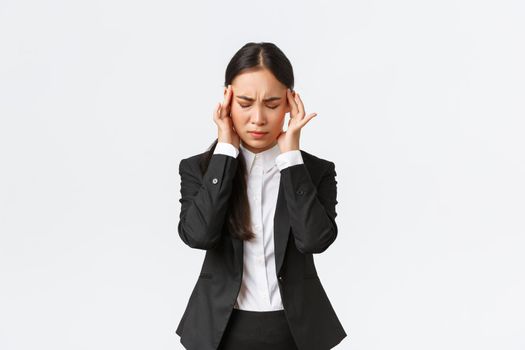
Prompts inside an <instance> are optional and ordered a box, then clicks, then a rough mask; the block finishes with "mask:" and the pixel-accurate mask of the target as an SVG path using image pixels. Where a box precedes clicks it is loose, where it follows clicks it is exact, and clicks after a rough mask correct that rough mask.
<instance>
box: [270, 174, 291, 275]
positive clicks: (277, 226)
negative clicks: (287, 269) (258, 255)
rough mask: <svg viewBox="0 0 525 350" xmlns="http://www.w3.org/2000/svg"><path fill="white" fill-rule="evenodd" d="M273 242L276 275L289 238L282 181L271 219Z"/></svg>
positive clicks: (279, 269)
mask: <svg viewBox="0 0 525 350" xmlns="http://www.w3.org/2000/svg"><path fill="white" fill-rule="evenodd" d="M273 221H274V224H273V232H274V234H273V240H274V245H275V247H274V249H275V271H276V273H277V275H279V272H280V271H281V267H282V265H283V259H284V253H285V252H286V246H287V243H288V237H289V236H290V219H289V217H288V208H287V207H286V199H285V198H284V186H283V181H282V180H281V181H279V194H278V195H277V205H276V207H275V216H274V218H273Z"/></svg>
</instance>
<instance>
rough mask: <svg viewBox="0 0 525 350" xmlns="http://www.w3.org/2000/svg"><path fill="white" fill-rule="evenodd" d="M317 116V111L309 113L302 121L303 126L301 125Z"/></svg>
mask: <svg viewBox="0 0 525 350" xmlns="http://www.w3.org/2000/svg"><path fill="white" fill-rule="evenodd" d="M316 116H317V113H312V114H309V115H308V117H306V118H304V119H303V121H304V123H302V126H301V127H303V126H305V125H306V123H308V122H309V121H310V120H311V119H313V118H314V117H316Z"/></svg>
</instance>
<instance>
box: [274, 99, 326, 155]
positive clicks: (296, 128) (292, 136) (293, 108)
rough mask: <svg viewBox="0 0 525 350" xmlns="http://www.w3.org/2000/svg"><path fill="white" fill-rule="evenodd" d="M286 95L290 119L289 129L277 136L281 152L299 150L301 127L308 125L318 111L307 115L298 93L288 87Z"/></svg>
mask: <svg viewBox="0 0 525 350" xmlns="http://www.w3.org/2000/svg"><path fill="white" fill-rule="evenodd" d="M286 97H287V100H288V104H289V105H290V120H289V121H288V129H287V130H286V131H281V133H280V134H279V136H278V137H277V143H278V144H279V149H280V150H281V153H283V152H287V151H292V150H299V138H300V136H301V128H302V127H303V126H305V125H306V123H308V122H309V121H310V119H312V118H313V117H315V116H317V113H311V114H309V115H308V117H305V113H304V104H303V101H302V100H301V98H300V97H299V94H298V93H295V92H293V93H292V91H291V90H290V89H287V90H286Z"/></svg>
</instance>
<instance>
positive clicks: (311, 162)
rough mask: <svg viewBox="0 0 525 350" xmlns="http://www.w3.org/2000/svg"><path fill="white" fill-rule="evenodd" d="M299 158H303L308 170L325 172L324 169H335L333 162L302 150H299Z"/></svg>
mask: <svg viewBox="0 0 525 350" xmlns="http://www.w3.org/2000/svg"><path fill="white" fill-rule="evenodd" d="M301 156H302V157H303V161H304V163H305V165H306V166H307V167H308V168H315V169H319V170H321V169H324V170H326V169H329V168H334V167H335V163H334V162H333V161H331V160H329V159H325V158H321V157H319V156H316V155H314V154H312V153H310V152H307V151H305V150H303V149H301Z"/></svg>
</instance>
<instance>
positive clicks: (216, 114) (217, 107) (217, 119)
mask: <svg viewBox="0 0 525 350" xmlns="http://www.w3.org/2000/svg"><path fill="white" fill-rule="evenodd" d="M220 118H221V103H220V102H218V103H217V104H216V105H215V108H214V110H213V120H215V122H217V124H218V123H220V122H221V120H220Z"/></svg>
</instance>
